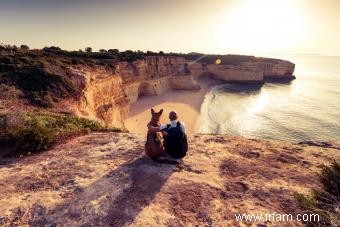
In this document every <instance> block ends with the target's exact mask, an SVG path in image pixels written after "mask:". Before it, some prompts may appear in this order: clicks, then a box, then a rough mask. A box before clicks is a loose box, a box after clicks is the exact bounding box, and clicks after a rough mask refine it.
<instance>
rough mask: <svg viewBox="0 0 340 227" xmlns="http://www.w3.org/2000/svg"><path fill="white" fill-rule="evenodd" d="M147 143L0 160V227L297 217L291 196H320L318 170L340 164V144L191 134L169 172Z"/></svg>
mask: <svg viewBox="0 0 340 227" xmlns="http://www.w3.org/2000/svg"><path fill="white" fill-rule="evenodd" d="M144 142H145V139H144V138H143V137H140V136H136V135H133V134H127V133H119V134H117V133H95V134H90V135H87V136H83V137H79V138H76V139H73V140H71V141H69V142H68V143H66V144H62V145H59V146H57V147H55V148H54V149H52V150H49V151H46V152H44V153H41V154H38V155H34V156H28V157H25V158H22V159H18V160H9V161H7V162H6V161H2V163H1V165H0V194H1V198H0V225H1V226H27V225H30V226H107V225H112V226H123V225H131V226H155V225H157V226H189V225H193V226H195V225H205V226H236V225H237V226H238V225H242V223H239V222H237V221H236V220H235V214H236V213H263V214H264V213H266V212H277V213H286V214H287V213H289V214H296V213H298V212H301V211H299V209H298V208H297V206H296V201H295V200H294V196H293V194H294V192H300V193H306V192H308V191H309V190H310V189H312V188H315V187H318V186H319V183H318V180H317V176H316V174H317V173H318V172H319V170H320V169H319V168H320V166H321V165H323V164H329V163H330V162H331V161H332V159H336V160H339V159H340V153H339V150H338V148H339V145H336V144H334V145H332V146H328V145H329V143H328V145H327V146H321V147H320V146H319V144H318V143H304V144H290V143H283V142H275V141H274V142H269V141H260V140H256V139H247V138H243V137H235V136H221V135H193V136H190V139H189V146H190V151H189V153H188V155H187V157H185V159H184V163H183V164H181V165H178V166H174V165H167V164H158V163H155V162H153V161H151V160H150V159H148V158H146V157H145V156H144V154H143V148H144ZM321 145H322V144H321ZM323 145H324V144H323ZM243 224H246V223H243ZM248 224H254V225H255V224H259V225H260V226H267V225H272V224H273V225H276V224H282V223H270V222H267V223H264V222H255V223H248ZM284 224H288V225H290V223H284ZM292 225H294V226H300V225H302V223H299V222H294V223H292Z"/></svg>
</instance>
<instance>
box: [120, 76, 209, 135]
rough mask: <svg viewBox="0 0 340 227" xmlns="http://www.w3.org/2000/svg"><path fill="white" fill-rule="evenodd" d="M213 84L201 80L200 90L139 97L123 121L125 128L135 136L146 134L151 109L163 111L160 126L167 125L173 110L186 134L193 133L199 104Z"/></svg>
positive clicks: (197, 117)
mask: <svg viewBox="0 0 340 227" xmlns="http://www.w3.org/2000/svg"><path fill="white" fill-rule="evenodd" d="M213 84H214V82H213V81H211V80H201V81H200V85H201V87H202V88H201V89H200V90H195V91H182V90H181V91H177V90H175V91H173V90H169V91H167V92H165V93H163V94H161V95H156V96H145V97H140V98H139V99H138V102H136V103H134V104H132V105H131V108H130V112H129V116H128V118H127V119H126V121H125V127H126V128H127V129H128V130H129V132H132V133H137V134H146V133H147V127H146V125H147V123H148V122H149V121H150V119H151V113H150V110H151V108H154V109H155V111H159V110H160V109H163V110H164V112H163V115H162V118H161V124H166V123H168V121H169V119H168V114H169V112H170V111H172V110H175V111H177V113H178V115H179V120H180V121H182V122H184V124H185V126H186V130H187V133H188V134H192V133H195V131H196V127H197V122H198V120H199V116H200V109H201V104H202V102H203V100H204V97H205V94H206V93H207V92H208V90H209V88H210V87H211V86H212V85H213Z"/></svg>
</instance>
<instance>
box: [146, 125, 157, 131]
mask: <svg viewBox="0 0 340 227" xmlns="http://www.w3.org/2000/svg"><path fill="white" fill-rule="evenodd" d="M148 131H149V132H159V131H160V127H154V126H152V125H148Z"/></svg>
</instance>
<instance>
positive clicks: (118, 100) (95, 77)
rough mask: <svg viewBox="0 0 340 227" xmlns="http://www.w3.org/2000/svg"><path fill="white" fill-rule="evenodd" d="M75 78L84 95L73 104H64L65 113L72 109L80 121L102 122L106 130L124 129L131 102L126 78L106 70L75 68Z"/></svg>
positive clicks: (73, 77) (72, 75) (73, 70)
mask: <svg viewBox="0 0 340 227" xmlns="http://www.w3.org/2000/svg"><path fill="white" fill-rule="evenodd" d="M71 77H72V79H73V81H75V82H76V83H78V87H81V88H82V95H81V96H80V98H79V100H76V101H75V102H74V103H73V104H70V103H68V102H67V103H62V105H63V107H61V109H62V110H65V109H71V110H72V112H73V113H74V114H75V115H77V116H80V117H85V118H89V119H92V120H96V121H99V122H100V123H102V124H103V125H105V126H106V127H124V125H123V122H124V119H125V118H126V117H127V114H128V111H129V100H128V99H127V98H126V96H125V94H124V90H123V86H122V78H121V77H120V76H118V75H116V74H113V73H112V72H111V71H109V70H106V69H105V68H101V67H97V68H91V67H78V68H72V74H71Z"/></svg>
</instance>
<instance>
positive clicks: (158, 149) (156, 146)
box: [145, 109, 164, 159]
mask: <svg viewBox="0 0 340 227" xmlns="http://www.w3.org/2000/svg"><path fill="white" fill-rule="evenodd" d="M162 113H163V109H161V110H160V111H159V112H158V113H157V112H155V111H154V110H153V109H151V121H150V122H149V123H148V125H147V126H148V128H149V126H153V127H159V126H160V123H159V120H160V117H161V115H162ZM145 154H146V155H147V156H149V157H150V158H152V159H157V158H158V157H159V156H162V155H164V144H163V138H162V134H161V133H160V132H151V131H148V134H147V137H146V143H145Z"/></svg>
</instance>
